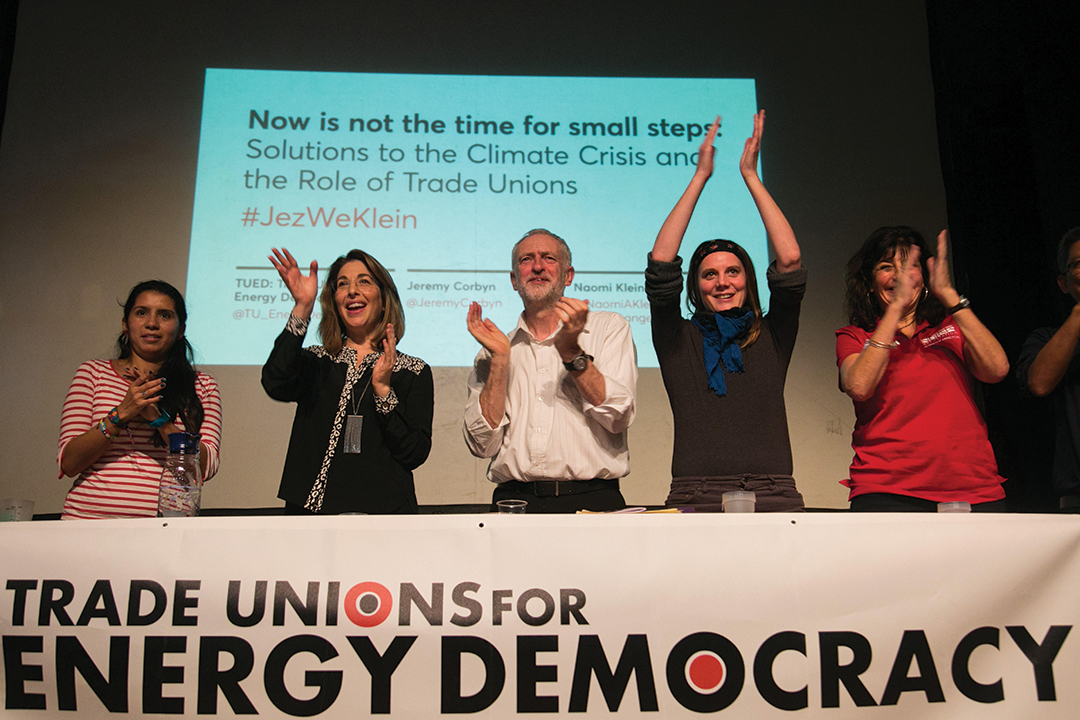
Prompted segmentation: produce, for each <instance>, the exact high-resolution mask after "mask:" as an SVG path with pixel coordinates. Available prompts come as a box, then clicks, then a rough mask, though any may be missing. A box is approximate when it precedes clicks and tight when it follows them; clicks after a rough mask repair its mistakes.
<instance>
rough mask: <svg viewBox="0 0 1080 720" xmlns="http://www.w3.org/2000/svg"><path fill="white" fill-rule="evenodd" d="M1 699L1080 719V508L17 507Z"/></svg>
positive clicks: (47, 710)
mask: <svg viewBox="0 0 1080 720" xmlns="http://www.w3.org/2000/svg"><path fill="white" fill-rule="evenodd" d="M0 567H2V576H3V577H2V580H3V586H2V590H3V593H2V595H0V633H2V636H3V638H2V641H3V664H4V672H3V680H2V683H3V684H2V686H0V694H2V696H3V698H4V708H5V710H4V714H5V716H6V717H7V716H10V717H16V718H28V719H29V718H49V717H71V716H72V711H75V712H77V713H78V716H79V717H118V716H125V715H130V716H138V715H144V714H158V713H166V714H175V715H184V716H190V717H196V716H203V715H226V716H234V715H239V714H253V713H257V714H259V715H260V716H263V717H287V716H293V717H310V716H318V717H327V718H352V717H359V716H367V715H368V714H371V715H377V714H386V715H388V716H390V717H401V718H419V717H427V718H430V717H436V716H449V715H462V714H467V715H475V716H477V717H485V718H505V717H514V716H519V715H529V716H532V717H535V716H536V714H541V715H543V714H547V715H556V714H558V715H560V716H562V715H564V714H567V713H569V714H578V713H581V714H584V715H586V716H588V717H654V718H656V717H663V718H677V717H678V718H691V717H700V716H701V714H702V713H717V714H718V715H719V716H720V717H739V718H781V717H804V718H837V717H844V718H867V719H868V720H869V719H871V718H875V719H876V718H917V719H918V720H928V719H933V718H948V719H949V720H957V719H960V718H978V719H979V720H987V719H990V718H1000V719H1001V720H1016V718H1035V717H1038V718H1070V719H1071V718H1075V717H1076V708H1077V706H1078V703H1080V685H1078V684H1077V683H1076V682H1075V678H1076V677H1077V673H1078V672H1080V638H1078V637H1077V636H1076V633H1075V632H1073V626H1074V625H1075V624H1077V622H1078V621H1080V604H1078V603H1077V597H1080V519H1077V518H1075V517H1034V516H1029V517H1023V516H1016V517H1011V516H974V515H967V516H948V517H945V516H937V515H920V516H915V517H912V516H903V515H874V516H868V515H863V516H858V517H850V516H844V515H809V516H801V515H800V516H795V515H772V516H764V515H761V516H755V515H746V516H726V517H725V516H722V515H713V516H706V515H700V516H694V515H637V516H628V515H621V516H620V515H605V516H577V517H566V516H562V517H558V516H547V517H545V516H539V515H537V516H530V515H525V516H514V517H510V516H499V515H456V516H426V517H411V518H384V517H356V516H353V517H336V518H275V519H243V518H239V519H237V518H232V519H230V518H203V519H191V520H188V519H180V520H172V519H170V520H140V521H128V522H115V521H102V522H81V523H75V522H71V523H40V522H38V523H8V524H5V525H4V526H0Z"/></svg>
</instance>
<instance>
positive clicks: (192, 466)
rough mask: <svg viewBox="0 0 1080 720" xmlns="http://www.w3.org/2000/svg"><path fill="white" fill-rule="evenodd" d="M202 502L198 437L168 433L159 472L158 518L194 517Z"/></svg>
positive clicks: (188, 434)
mask: <svg viewBox="0 0 1080 720" xmlns="http://www.w3.org/2000/svg"><path fill="white" fill-rule="evenodd" d="M201 503H202V471H201V470H200V469H199V436H198V435H196V434H194V433H182V432H181V433H172V434H170V435H169V454H168V455H166V456H165V469H164V470H162V471H161V485H160V487H159V489H158V511H157V514H158V517H195V516H196V515H198V514H199V506H200V505H201Z"/></svg>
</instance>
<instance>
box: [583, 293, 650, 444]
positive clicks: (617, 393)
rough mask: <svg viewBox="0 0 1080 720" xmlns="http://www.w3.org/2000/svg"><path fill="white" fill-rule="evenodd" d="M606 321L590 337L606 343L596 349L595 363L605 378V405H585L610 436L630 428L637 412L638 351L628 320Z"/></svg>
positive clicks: (608, 317) (614, 317) (611, 317)
mask: <svg viewBox="0 0 1080 720" xmlns="http://www.w3.org/2000/svg"><path fill="white" fill-rule="evenodd" d="M605 320H606V322H605V327H603V328H597V332H594V333H590V336H591V337H596V338H597V339H598V340H599V341H600V342H602V343H603V344H602V345H601V347H599V348H596V352H597V354H596V356H595V358H596V359H595V360H594V361H593V363H594V364H595V365H596V369H597V370H599V371H600V374H601V375H603V376H604V402H603V403H602V404H600V405H592V404H590V403H588V402H585V403H584V411H585V414H586V415H587V416H588V417H590V418H591V419H593V420H595V421H596V422H598V423H600V424H601V425H602V426H603V427H604V428H605V429H606V430H607V431H608V432H612V433H616V434H618V433H621V432H623V431H625V430H626V429H627V428H629V427H630V424H631V423H632V422H634V417H635V415H636V412H637V410H636V402H635V400H636V394H637V374H638V372H637V350H636V348H635V347H634V337H633V335H632V334H631V332H630V324H629V323H628V322H627V321H626V318H624V317H623V316H621V315H618V314H615V313H609V314H607V315H606V316H605ZM590 354H592V353H590Z"/></svg>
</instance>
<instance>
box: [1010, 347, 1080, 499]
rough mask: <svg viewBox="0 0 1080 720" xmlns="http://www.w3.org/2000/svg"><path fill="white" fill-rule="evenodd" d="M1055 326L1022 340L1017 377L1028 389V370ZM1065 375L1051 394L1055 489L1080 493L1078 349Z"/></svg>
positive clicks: (1079, 365)
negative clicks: (1022, 345) (1052, 404)
mask: <svg viewBox="0 0 1080 720" xmlns="http://www.w3.org/2000/svg"><path fill="white" fill-rule="evenodd" d="M1055 332H1057V328H1049V327H1046V328H1039V329H1038V330H1036V331H1035V332H1033V333H1031V335H1029V336H1028V339H1027V340H1025V341H1024V347H1023V348H1022V349H1021V350H1020V360H1019V361H1018V362H1017V364H1016V376H1017V379H1018V380H1019V381H1020V387H1022V388H1024V389H1025V390H1026V389H1027V375H1028V370H1030V369H1031V363H1033V362H1035V358H1036V357H1037V356H1038V354H1039V352H1040V351H1041V350H1042V349H1043V348H1044V347H1045V346H1046V343H1048V342H1050V338H1052V337H1054V333H1055ZM1077 351H1078V352H1077V353H1074V354H1073V359H1072V361H1071V362H1070V363H1069V367H1068V369H1067V370H1066V371H1065V376H1064V377H1063V378H1061V382H1059V383H1058V386H1057V387H1056V388H1054V391H1053V392H1052V393H1050V397H1051V399H1052V400H1053V403H1054V470H1053V475H1054V489H1055V490H1057V493H1058V495H1080V348H1078V349H1077Z"/></svg>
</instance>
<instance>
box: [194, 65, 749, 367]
mask: <svg viewBox="0 0 1080 720" xmlns="http://www.w3.org/2000/svg"><path fill="white" fill-rule="evenodd" d="M756 109H757V106H756V101H755V92H754V81H753V80H747V79H733V80H717V79H706V80H702V79H642V78H554V77H492V76H460V75H389V74H360V73H308V72H280V71H262V70H224V69H210V70H207V72H206V87H205V94H204V101H203V116H202V134H201V139H200V143H199V163H198V177H197V182H196V190H195V207H194V216H193V221H192V232H191V254H190V260H189V265H188V282H187V288H186V297H187V301H188V309H189V314H190V321H189V327H188V336H189V338H190V340H191V341H192V344H193V345H194V346H195V349H196V352H197V355H198V360H199V362H201V363H204V364H221V365H233V364H248V365H261V364H262V363H263V362H264V361H265V359H266V357H267V355H268V354H269V352H270V348H271V345H272V344H273V339H274V337H275V336H276V335H277V334H278V333H279V332H280V331H281V329H282V328H283V327H284V325H285V321H286V319H287V317H288V314H289V311H290V309H291V308H292V300H291V298H290V296H289V293H288V290H286V289H285V288H284V287H283V286H282V284H281V282H280V281H279V279H278V276H277V273H276V272H275V271H274V270H273V268H272V267H271V266H270V263H269V261H268V260H267V255H268V254H269V251H270V248H271V247H287V248H288V249H289V250H290V251H291V252H292V254H293V255H294V256H295V257H296V258H297V260H298V261H300V263H301V266H304V265H306V264H307V263H309V262H310V261H311V260H313V259H314V260H318V262H319V267H320V270H325V269H326V268H327V267H329V265H330V263H331V262H332V261H333V260H334V259H335V258H336V257H338V256H339V255H341V254H343V253H345V252H347V251H348V250H349V249H351V248H361V249H363V250H366V251H367V252H369V253H371V254H372V255H374V256H375V257H377V258H378V259H379V260H380V261H381V262H382V263H383V264H384V265H386V267H388V268H389V269H390V270H391V272H392V274H393V276H394V280H395V282H396V283H397V286H398V290H399V292H400V294H401V299H402V302H403V303H404V305H405V316H406V333H405V337H404V339H403V340H402V342H401V344H400V349H401V350H402V351H403V352H406V353H409V354H411V355H416V356H419V357H421V358H423V359H424V360H426V361H427V362H428V363H429V364H431V365H436V366H466V365H471V364H472V360H473V357H474V356H475V354H476V351H477V349H478V345H477V343H476V341H475V340H473V338H472V337H471V336H470V335H469V334H468V331H467V330H466V329H465V316H466V310H467V309H468V305H469V303H470V302H471V301H477V302H479V303H480V304H481V305H482V306H483V307H484V310H485V315H486V316H488V317H490V318H492V319H493V320H494V321H495V322H496V323H497V324H498V325H499V327H500V328H502V329H503V330H504V331H509V330H510V329H512V328H513V326H514V324H515V323H516V322H517V316H518V314H519V313H520V312H521V302H520V299H519V298H518V297H517V295H516V294H515V293H514V291H513V289H512V288H511V286H510V280H509V270H510V249H511V247H512V245H513V243H514V242H515V241H516V240H517V239H518V238H520V237H521V236H522V235H523V234H524V233H525V232H526V231H527V230H529V229H531V228H535V227H545V228H548V229H550V230H551V231H552V232H555V233H557V234H559V235H561V236H562V237H563V238H565V239H566V240H567V242H568V243H569V244H570V247H571V249H572V251H573V260H574V268H575V270H576V272H577V274H576V277H575V279H574V284H573V285H572V286H571V287H570V288H568V290H567V294H568V295H570V296H573V297H579V298H585V299H588V300H589V302H590V306H591V307H592V308H593V309H597V310H611V311H614V312H618V313H621V314H622V315H624V316H625V317H626V318H627V320H629V321H630V323H631V325H632V327H633V328H634V338H635V341H636V343H637V350H638V359H639V364H640V365H641V366H642V367H655V366H656V357H655V354H654V352H653V349H652V342H651V340H650V335H649V306H648V302H647V300H646V298H645V292H644V279H643V276H644V268H645V256H646V253H647V252H648V251H649V250H650V249H651V248H652V243H653V240H654V239H655V237H656V233H657V231H658V230H659V228H660V225H661V224H662V223H663V221H664V218H665V217H666V216H667V213H668V212H669V211H670V209H671V207H672V205H674V203H675V201H676V200H677V199H678V197H679V196H680V194H681V193H682V191H683V189H684V188H685V187H686V183H687V182H688V181H689V179H690V176H691V174H692V172H693V170H692V168H693V166H694V163H695V162H696V158H697V155H696V153H697V148H698V145H699V144H700V143H701V138H702V137H703V136H704V133H705V132H706V130H707V129H708V125H709V123H710V122H711V121H712V119H713V118H714V117H715V116H716V115H717V114H721V115H723V117H724V122H723V125H722V127H721V134H720V136H719V137H718V138H717V141H716V148H717V153H716V172H715V174H714V175H713V179H712V181H711V182H710V184H709V186H708V188H707V189H706V191H705V193H704V195H703V197H702V199H701V202H700V203H699V205H698V209H697V212H696V214H695V216H694V220H693V223H692V224H691V226H690V229H689V231H688V232H687V236H686V244H687V245H689V248H684V252H683V256H684V258H685V257H687V256H688V255H689V253H690V252H691V251H692V250H693V247H694V246H696V244H697V243H698V242H700V241H701V240H705V239H708V238H712V237H726V238H730V239H733V240H736V241H738V242H740V243H742V244H744V245H745V246H747V247H748V249H749V250H750V252H751V255H752V256H753V260H754V263H755V265H756V266H757V270H758V274H759V284H760V285H761V287H762V290H763V291H764V272H765V268H766V265H767V250H766V245H765V231H764V228H762V226H761V222H760V220H759V218H758V215H757V212H756V210H755V208H754V204H753V201H752V200H751V198H750V195H749V193H748V192H747V191H746V187H745V186H744V184H743V182H742V179H741V177H740V175H739V172H738V159H739V156H740V154H741V152H742V146H743V141H744V140H745V139H746V137H747V136H749V135H750V132H751V129H752V115H753V113H754V111H755V110H756ZM763 301H766V298H764V297H763ZM317 313H318V307H316V314H317ZM317 324H318V323H317V322H312V325H311V328H312V329H311V334H310V335H309V338H308V342H309V343H317V342H318V338H317V335H316V333H315V327H316V325H317Z"/></svg>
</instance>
